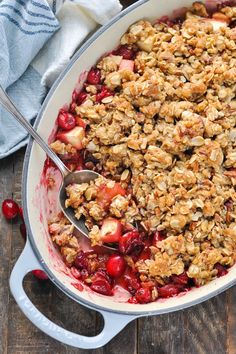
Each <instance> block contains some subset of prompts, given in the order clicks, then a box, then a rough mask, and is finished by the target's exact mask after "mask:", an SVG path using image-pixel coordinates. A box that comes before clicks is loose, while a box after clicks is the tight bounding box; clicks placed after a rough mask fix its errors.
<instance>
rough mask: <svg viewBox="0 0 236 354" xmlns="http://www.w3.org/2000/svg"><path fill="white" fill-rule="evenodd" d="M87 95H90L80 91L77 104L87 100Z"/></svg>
mask: <svg viewBox="0 0 236 354" xmlns="http://www.w3.org/2000/svg"><path fill="white" fill-rule="evenodd" d="M87 96H88V94H87V92H85V91H80V92H79V93H78V95H77V100H76V102H77V104H78V105H80V104H82V103H83V102H84V101H85V100H86V98H87Z"/></svg>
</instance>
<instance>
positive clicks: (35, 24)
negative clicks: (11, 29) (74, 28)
mask: <svg viewBox="0 0 236 354" xmlns="http://www.w3.org/2000/svg"><path fill="white" fill-rule="evenodd" d="M0 8H8V9H11V10H12V11H13V12H15V13H16V14H17V15H18V16H19V17H21V18H22V19H23V21H24V22H25V23H26V24H27V25H29V26H47V27H54V28H58V25H51V24H49V23H46V22H31V21H28V20H26V18H24V16H23V14H22V13H21V12H20V11H19V10H17V9H16V8H14V6H12V5H5V4H2V5H0Z"/></svg>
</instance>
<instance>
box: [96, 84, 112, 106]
mask: <svg viewBox="0 0 236 354" xmlns="http://www.w3.org/2000/svg"><path fill="white" fill-rule="evenodd" d="M113 95H114V92H112V91H111V90H110V89H109V88H108V87H106V86H102V88H101V91H100V92H99V93H97V95H96V102H101V101H102V100H103V99H104V98H106V97H109V96H113Z"/></svg>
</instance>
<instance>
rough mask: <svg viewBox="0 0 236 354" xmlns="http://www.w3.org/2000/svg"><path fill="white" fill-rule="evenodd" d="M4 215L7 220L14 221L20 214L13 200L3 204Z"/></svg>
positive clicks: (6, 200) (7, 200) (5, 201)
mask: <svg viewBox="0 0 236 354" xmlns="http://www.w3.org/2000/svg"><path fill="white" fill-rule="evenodd" d="M2 213H3V215H4V216H5V218H6V219H8V220H12V219H14V218H15V217H16V216H17V215H18V214H19V206H18V204H17V203H16V202H15V201H14V200H12V199H5V200H4V201H3V202H2Z"/></svg>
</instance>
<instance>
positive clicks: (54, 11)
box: [52, 0, 57, 14]
mask: <svg viewBox="0 0 236 354" xmlns="http://www.w3.org/2000/svg"><path fill="white" fill-rule="evenodd" d="M56 11H57V0H53V2H52V12H53V13H54V14H55V13H56Z"/></svg>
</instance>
